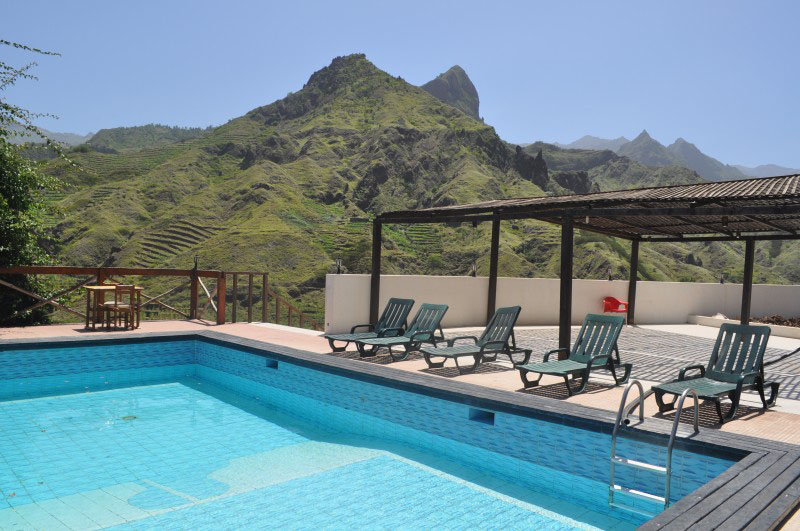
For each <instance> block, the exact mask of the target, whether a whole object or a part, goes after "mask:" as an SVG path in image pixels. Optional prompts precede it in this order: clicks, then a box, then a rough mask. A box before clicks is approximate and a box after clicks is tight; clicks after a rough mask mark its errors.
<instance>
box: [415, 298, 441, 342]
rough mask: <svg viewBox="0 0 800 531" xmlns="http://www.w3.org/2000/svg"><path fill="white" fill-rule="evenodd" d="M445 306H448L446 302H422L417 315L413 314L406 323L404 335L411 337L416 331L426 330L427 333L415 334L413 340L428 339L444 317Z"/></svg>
mask: <svg viewBox="0 0 800 531" xmlns="http://www.w3.org/2000/svg"><path fill="white" fill-rule="evenodd" d="M447 308H448V306H447V305H446V304H423V305H422V306H420V307H419V310H418V311H417V315H415V316H414V320H413V321H411V324H410V325H408V330H406V333H405V334H404V335H405V336H406V337H412V336H413V335H414V334H416V333H417V332H428V335H426V336H417V337H416V338H415V340H422V341H426V340H428V339H430V338H431V337H432V336H433V334H434V333H435V332H436V329H437V328H439V326H440V323H441V322H442V317H444V314H445V312H447Z"/></svg>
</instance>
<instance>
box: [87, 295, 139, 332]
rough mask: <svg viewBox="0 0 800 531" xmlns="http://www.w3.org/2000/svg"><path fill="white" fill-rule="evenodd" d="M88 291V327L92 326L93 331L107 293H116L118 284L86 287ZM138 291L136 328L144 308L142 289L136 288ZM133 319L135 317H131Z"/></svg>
mask: <svg viewBox="0 0 800 531" xmlns="http://www.w3.org/2000/svg"><path fill="white" fill-rule="evenodd" d="M84 288H85V289H86V326H85V328H87V329H88V328H89V327H90V326H89V325H91V328H92V330H95V326H96V325H97V314H98V309H99V307H100V306H101V305H102V304H103V303H104V302H105V297H106V292H109V291H110V292H112V293H113V292H114V291H116V289H117V286H116V284H100V285H97V286H84ZM133 289H135V290H136V321H135V323H136V324H135V326H134V328H139V324H140V322H141V307H142V290H143V289H144V288H142V287H141V286H134V288H133ZM131 319H133V315H131Z"/></svg>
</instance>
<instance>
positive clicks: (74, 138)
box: [8, 124, 94, 146]
mask: <svg viewBox="0 0 800 531" xmlns="http://www.w3.org/2000/svg"><path fill="white" fill-rule="evenodd" d="M10 129H11V130H12V131H19V132H21V131H22V130H23V129H22V127H20V126H18V125H15V124H11V126H10ZM39 129H41V131H42V133H44V134H45V135H47V137H48V138H50V139H51V140H55V141H56V142H61V143H62V144H66V145H68V146H77V145H78V144H83V143H84V142H86V141H87V140H89V139H90V138H91V137H92V135H93V134H94V133H89V134H88V135H79V134H77V133H59V132H56V131H49V130H47V129H42V128H41V127H40V128H39ZM8 141H9V142H10V143H12V144H24V143H25V142H32V143H42V142H44V139H43V138H42V137H40V136H12V137H9V139H8Z"/></svg>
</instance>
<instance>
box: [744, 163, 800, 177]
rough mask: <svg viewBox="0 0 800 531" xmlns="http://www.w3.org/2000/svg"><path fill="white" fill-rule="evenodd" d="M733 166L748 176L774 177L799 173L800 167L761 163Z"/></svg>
mask: <svg viewBox="0 0 800 531" xmlns="http://www.w3.org/2000/svg"><path fill="white" fill-rule="evenodd" d="M733 167H734V168H736V169H737V170H739V171H740V172H742V173H743V174H745V175H746V176H748V177H775V176H778V175H794V174H796V173H800V169H797V168H786V167H785V166H778V165H776V164H762V165H760V166H756V167H755V168H749V167H747V166H739V165H738V164H736V165H734V166H733Z"/></svg>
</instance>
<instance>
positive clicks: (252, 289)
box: [209, 271, 322, 330]
mask: <svg viewBox="0 0 800 531" xmlns="http://www.w3.org/2000/svg"><path fill="white" fill-rule="evenodd" d="M225 274H226V275H229V276H231V277H232V278H231V280H232V288H233V289H232V293H233V297H234V302H233V304H232V311H231V322H233V323H235V322H237V321H238V314H237V307H238V306H239V305H238V295H239V293H240V292H241V291H242V289H246V293H247V295H246V296H245V303H246V304H245V308H246V311H247V322H248V323H252V322H253V311H254V308H255V309H256V311H257V310H258V309H259V308H258V306H260V307H261V308H260V310H261V321H262V322H264V323H266V322H269V318H270V317H272V315H274V316H275V320H274V322H275V323H280V322H281V316H282V315H283V313H282V311H281V309H283V310H284V311H285V312H286V314H285V315H286V323H287V325H288V326H295V321H297V326H299V327H300V328H305V327H306V326H309V327H310V328H312V329H313V330H322V327H321V326H320V325H319V323H317V321H315V320H314V319H312V318H311V317H309V316H308V315H306V314H305V313H303V312H302V311H301V310H299V309H298V308H297V307H296V306H294V305H293V304H292V303H290V302H289V301H288V300H287V299H286V298H285V297H282V296H281V295H280V294H279V293H277V292H276V291H274V290H273V289H271V288H270V287H269V273H257V272H254V271H234V272H231V273H225ZM240 277H242V280H243V281H245V282H246V286H245V285H243V286H242V287H241V288H240V286H239V278H240ZM245 279H246V280H245ZM256 279H259V280H260V281H261V286H260V289H259V286H257V285H256ZM259 291H260V294H259V293H258V292H259ZM254 293H257V294H259V295H260V304H254V302H253V296H254ZM209 298H210V297H209ZM270 298H271V299H272V300H273V301H274V304H275V308H274V310H272V309H271V308H270Z"/></svg>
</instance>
